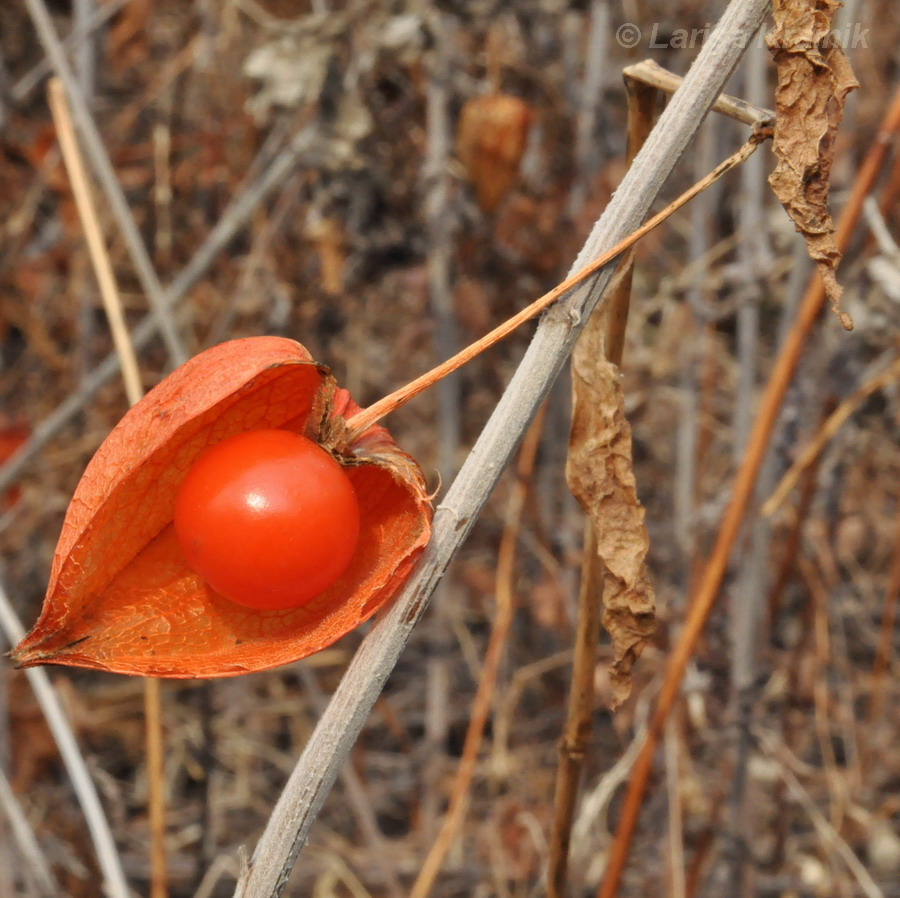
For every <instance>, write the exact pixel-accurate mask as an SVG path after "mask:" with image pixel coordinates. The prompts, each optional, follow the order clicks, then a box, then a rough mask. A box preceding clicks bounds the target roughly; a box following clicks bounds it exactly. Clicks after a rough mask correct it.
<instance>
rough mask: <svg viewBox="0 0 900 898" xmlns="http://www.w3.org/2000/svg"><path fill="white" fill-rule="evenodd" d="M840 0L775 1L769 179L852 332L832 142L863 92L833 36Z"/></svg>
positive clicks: (836, 309)
mask: <svg viewBox="0 0 900 898" xmlns="http://www.w3.org/2000/svg"><path fill="white" fill-rule="evenodd" d="M840 6H841V4H840V3H839V2H837V0H775V2H774V4H773V9H772V14H773V17H774V20H775V27H774V28H773V30H772V31H771V32H770V33H769V34H768V35H767V37H766V42H767V44H768V46H769V49H770V50H771V52H772V55H773V58H774V60H775V66H776V68H777V70H778V85H777V87H776V89H775V109H776V118H775V135H774V140H773V144H772V149H773V152H774V153H775V156H776V157H777V159H778V164H777V165H776V166H775V170H774V171H773V172H772V174H771V175H770V176H769V184H770V185H771V186H772V189H773V190H774V191H775V194H776V196H777V197H778V199H779V200H780V201H781V203H782V205H783V206H784V208H785V209H786V210H787V213H788V215H790V217H791V219H792V220H793V222H794V225H795V227H796V228H797V230H798V231H799V232H800V233H801V234H802V235H803V238H804V240H805V241H806V246H807V251H808V252H809V255H810V258H811V259H813V261H815V263H816V265H817V267H818V269H819V272H820V274H821V276H822V280H823V282H824V284H825V293H826V295H827V296H828V298H829V300H830V301H831V306H832V309H833V310H834V313H835V315H837V317H838V319H839V320H840V322H841V325H842V326H843V327H844V328H846V329H847V330H852V328H853V321H852V319H851V318H850V316H849V315H848V314H847V313H846V312H844V311H842V310H841V306H840V300H841V293H842V292H843V291H842V288H841V287H840V285H839V284H838V282H837V278H836V277H835V270H836V268H837V265H838V262H840V259H841V254H840V252H839V250H838V248H837V245H836V244H835V242H834V236H833V235H834V224H833V222H832V220H831V213H830V212H829V210H828V187H829V177H830V173H831V163H832V159H833V156H834V140H835V135H836V133H837V128H838V125H839V124H840V121H841V116H842V115H843V112H844V103H845V102H846V97H847V94H848V93H849V92H850V91H851V90H853V89H854V88H856V87H858V86H859V83H858V82H857V80H856V77H855V76H854V74H853V70H852V69H851V67H850V61H849V60H848V59H847V56H846V54H845V53H844V51H843V49H842V48H841V46H840V45H839V44H838V42H837V41H836V40H835V39H834V38H833V36H832V34H831V24H832V18H833V16H834V14H835V12H836V11H837V9H838V8H839V7H840Z"/></svg>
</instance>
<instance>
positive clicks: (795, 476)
mask: <svg viewBox="0 0 900 898" xmlns="http://www.w3.org/2000/svg"><path fill="white" fill-rule="evenodd" d="M898 377H900V358H898V359H894V361H893V362H892V363H891V364H890V365H889V366H888V367H887V368H885V370H884V371H881V372H879V373H878V374H876V375H875V376H874V377H871V378H870V379H869V380H867V381H866V382H865V383H864V384H863V385H862V386H861V387H859V389H857V390H856V391H854V393H853V394H852V395H850V396H848V397H847V398H846V399H845V400H844V401H843V402H842V403H841V404H840V405H839V406H838V407H837V408H836V409H835V410H834V411H833V412H832V413H831V414H830V415H829V416H828V418H827V419H826V420H825V422H824V423H823V424H822V426H821V427H820V428H819V430H818V433H816V435H815V436H814V437H813V438H812V439H811V440H810V441H809V443H808V444H807V445H806V447H805V448H804V449H803V451H802V452H801V453H800V455H799V456H798V457H797V460H796V461H795V462H794V463H793V464H792V465H791V466H790V468H788V470H787V471H785V473H784V476H782V478H781V481H780V482H779V484H778V486H777V487H776V488H775V490H774V491H773V492H772V495H771V496H769V498H768V499H766V501H765V502H764V503H763V506H762V509H761V510H760V514H762V515H763V516H764V517H771V515H773V514H775V512H776V511H778V509H779V508H780V507H781V505H782V503H783V502H784V500H785V499H786V498H787V497H788V494H789V493H790V492H791V490H793V489H794V487H795V486H796V485H797V481H798V480H799V479H800V477H801V476H802V475H803V473H804V471H806V470H808V469H809V467H810V465H812V464H813V463H814V462H815V461H816V459H817V458H818V457H819V455H820V454H821V452H822V450H823V449H824V448H825V447H826V446H827V445H828V442H829V441H830V440H831V439H832V438H833V437H834V435H835V434H836V433H837V432H838V431H839V430H840V429H841V427H842V426H843V424H844V423H845V422H846V421H847V419H848V418H849V417H850V416H851V415H852V414H853V413H854V412H855V411H856V410H857V409H858V408H859V407H860V406H861V405H862V404H863V403H864V402H865V401H866V400H867V399H868V398H869V397H870V396H871V395H872V394H873V393H875V392H877V391H878V390H880V389H882V388H883V387H886V386H887V385H888V384H889V383H891V381H893V380H896V379H897V378H898Z"/></svg>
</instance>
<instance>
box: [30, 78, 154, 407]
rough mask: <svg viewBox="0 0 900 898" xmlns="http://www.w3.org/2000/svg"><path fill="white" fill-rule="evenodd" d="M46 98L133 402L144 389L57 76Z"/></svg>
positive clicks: (128, 392) (67, 108)
mask: <svg viewBox="0 0 900 898" xmlns="http://www.w3.org/2000/svg"><path fill="white" fill-rule="evenodd" d="M47 98H48V100H49V102H50V112H51V113H52V115H53V123H54V125H56V135H57V138H58V139H59V146H60V149H61V150H62V155H63V159H64V160H65V163H66V171H67V172H68V173H69V183H70V184H71V185H72V195H73V196H74V197H75V205H76V206H77V208H78V217H79V218H80V219H81V227H82V229H83V230H84V238H85V241H86V242H87V247H88V252H89V253H90V255H91V264H92V265H93V266H94V274H95V275H96V276H97V284H98V286H99V287H100V296H101V297H102V298H103V308H104V309H105V310H106V317H107V318H108V319H109V329H110V331H112V338H113V343H114V344H115V347H116V352H117V353H118V354H119V358H120V360H121V362H122V379H123V380H124V381H125V394H126V395H127V396H128V402H129V403H130V404H131V405H134V404H135V403H136V402H137V401H138V400H139V399H140V398H141V396H142V395H143V392H144V389H143V387H142V385H141V376H140V372H139V370H138V363H137V357H136V356H135V354H134V347H133V346H132V345H131V338H130V337H129V335H128V328H127V326H126V324H125V316H124V314H123V313H122V300H121V299H120V297H119V290H118V287H117V286H116V278H115V275H114V274H113V269H112V263H111V262H110V260H109V254H108V253H107V251H106V244H105V243H104V240H103V233H102V231H101V229H100V222H99V219H98V216H97V208H96V206H95V205H94V198H93V195H92V194H91V187H90V182H89V181H88V178H87V173H86V171H85V167H84V162H83V161H82V158H81V153H80V152H79V150H78V142H77V140H76V138H75V129H74V127H73V126H72V117H71V115H69V107H68V104H67V103H66V94H65V90H64V88H63V86H62V82H61V81H60V80H59V79H58V78H51V79H50V81H49V83H48V85H47Z"/></svg>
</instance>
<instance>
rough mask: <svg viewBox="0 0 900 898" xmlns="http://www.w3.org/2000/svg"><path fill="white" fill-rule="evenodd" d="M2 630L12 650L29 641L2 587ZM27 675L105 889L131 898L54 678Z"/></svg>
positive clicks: (36, 670) (36, 672) (115, 897)
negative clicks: (67, 778) (72, 794)
mask: <svg viewBox="0 0 900 898" xmlns="http://www.w3.org/2000/svg"><path fill="white" fill-rule="evenodd" d="M0 630H2V632H3V634H4V636H5V637H6V639H7V641H8V642H9V644H10V645H11V646H12V645H16V644H18V643H19V642H21V640H22V639H23V638H24V637H25V628H24V627H23V626H22V623H21V621H20V620H19V618H18V617H17V616H16V613H15V611H14V610H13V607H12V605H11V604H10V601H9V598H8V597H7V595H6V590H5V589H4V588H3V586H2V585H0ZM25 675H26V676H27V677H28V682H29V683H31V688H32V689H33V690H34V694H35V697H36V698H37V700H38V704H39V705H40V706H41V710H42V711H43V712H44V716H45V717H46V718H47V725H48V726H49V727H50V732H51V733H52V734H53V738H54V739H55V740H56V744H57V746H59V754H60V757H61V758H62V761H63V764H65V766H66V770H67V771H68V773H69V777H70V779H71V780H72V787H73V788H74V789H75V794H76V795H77V796H78V802H79V804H80V805H81V810H82V812H83V813H84V819H85V822H86V823H87V828H88V832H89V833H90V836H91V840H92V841H93V843H94V849H95V850H96V852H97V863H98V864H99V865H100V872H101V873H102V875H103V888H104V889H105V891H106V893H107V895H108V896H109V898H131V893H130V892H129V890H128V883H127V882H126V881H125V874H124V872H123V871H122V862H121V860H120V859H119V853H118V851H117V850H116V843H115V840H114V839H113V836H112V830H111V829H110V826H109V821H108V820H107V819H106V815H105V814H104V813H103V806H102V805H101V804H100V798H99V796H98V795H97V789H96V788H95V786H94V783H93V780H92V779H91V775H90V773H89V772H88V768H87V764H86V763H85V761H84V757H83V756H82V754H81V751H80V749H79V748H78V742H77V741H76V739H75V733H74V731H73V730H72V726H71V724H70V723H69V721H68V718H67V717H66V714H65V711H63V708H62V704H61V703H60V701H59V697H58V696H57V694H56V690H55V689H54V688H53V685H52V684H51V682H50V677H48V676H47V671H46V670H44V669H43V668H42V667H33V668H31V669H29V670H26V671H25Z"/></svg>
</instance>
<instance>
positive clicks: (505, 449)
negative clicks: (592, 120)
mask: <svg viewBox="0 0 900 898" xmlns="http://www.w3.org/2000/svg"><path fill="white" fill-rule="evenodd" d="M767 7H768V2H767V0H732V2H731V3H730V4H729V6H728V9H727V10H726V11H725V13H724V15H723V18H722V20H721V21H720V23H719V26H718V27H717V28H716V29H715V30H713V32H712V33H711V34H710V36H709V39H708V40H707V41H706V42H705V43H704V45H703V47H702V48H701V50H700V52H699V54H698V56H697V59H696V60H695V62H694V64H693V66H692V67H691V70H690V71H689V72H688V74H687V76H686V78H685V80H684V83H683V85H682V87H681V88H680V89H679V90H678V91H677V92H676V94H675V96H674V97H673V98H672V101H671V102H670V103H669V105H668V106H667V107H666V109H665V111H664V112H663V114H662V116H661V117H660V120H659V123H658V124H657V126H656V128H654V130H653V133H652V134H651V136H650V138H649V139H648V141H647V143H646V144H645V145H644V148H643V150H642V151H641V153H639V154H638V157H637V158H636V159H635V162H634V165H633V166H632V167H631V169H630V170H629V171H628V173H627V174H626V175H625V177H624V179H623V181H622V183H621V184H620V186H619V189H618V190H617V191H616V193H615V195H614V197H613V198H612V200H611V202H610V203H609V205H608V206H607V208H606V210H605V212H604V214H603V215H602V216H601V218H600V220H599V221H598V222H597V223H596V225H595V226H594V229H593V230H592V233H591V235H590V236H589V238H588V240H587V242H586V244H585V246H584V248H583V249H582V251H581V252H580V253H579V256H578V258H577V259H576V261H575V263H574V265H573V269H574V270H575V271H579V270H580V269H581V268H583V267H584V266H585V265H586V264H587V263H588V262H590V260H591V259H594V258H596V257H597V256H599V255H601V254H602V253H603V252H604V250H606V249H608V248H609V247H611V246H614V245H615V244H617V243H618V242H619V241H620V240H621V239H622V238H623V237H625V236H626V235H627V234H629V233H630V232H631V231H632V230H633V229H634V228H635V227H636V225H637V224H638V223H639V222H640V221H641V220H642V219H643V218H644V216H645V215H646V214H647V211H648V209H649V207H650V204H651V203H652V202H653V200H654V199H655V197H656V196H657V195H658V193H659V191H660V189H661V187H662V184H663V182H664V181H665V179H666V178H667V177H668V175H669V174H670V172H671V171H672V169H673V168H674V166H675V164H676V162H677V161H678V159H679V158H680V156H681V154H682V153H683V152H684V149H685V147H686V146H687V144H688V142H689V141H690V139H691V137H692V136H693V135H694V133H695V132H696V130H697V128H698V126H699V124H700V122H701V121H702V119H703V117H704V115H705V114H706V113H707V112H708V110H709V108H710V107H711V106H712V104H713V103H714V102H715V99H716V97H717V96H718V94H719V93H720V92H721V90H722V87H723V84H724V82H725V80H726V79H727V77H728V75H729V73H730V72H731V70H732V69H733V67H734V66H735V64H736V63H737V60H738V59H739V58H740V56H741V54H742V53H743V50H744V48H745V47H746V46H747V44H748V43H749V41H750V40H751V38H752V36H753V35H754V34H755V33H756V30H757V29H758V28H759V26H760V24H761V22H762V18H763V16H764V15H765V12H766V9H767ZM611 274H612V272H611V271H604V272H602V273H600V274H598V276H597V277H596V278H595V279H594V280H593V281H592V282H591V283H589V284H586V285H584V286H583V287H582V288H580V289H577V290H575V291H573V293H572V295H571V296H570V297H569V299H568V300H567V301H566V302H564V303H561V304H559V305H558V306H557V307H555V308H554V309H553V310H552V311H551V312H550V314H548V315H546V316H545V317H544V319H543V321H542V322H541V325H540V327H539V328H538V329H537V332H536V333H535V337H534V339H533V341H532V343H531V346H530V347H529V348H528V350H527V352H526V353H525V356H524V358H523V360H522V362H521V363H520V365H519V367H518V369H517V371H516V373H515V375H514V376H513V378H512V381H511V382H510V384H509V386H508V387H507V389H506V391H505V393H504V394H503V397H502V398H501V399H500V401H499V403H498V404H497V407H496V409H495V410H494V413H493V414H492V416H491V418H490V420H489V421H488V423H487V425H486V427H485V429H484V430H483V431H482V434H481V436H480V437H479V439H478V441H477V442H476V444H475V446H474V448H473V449H472V451H471V453H470V454H469V456H468V458H467V460H466V462H465V464H464V465H463V467H462V469H461V471H460V473H459V475H458V476H457V478H456V480H455V481H454V483H453V485H452V486H451V488H450V490H449V491H448V493H447V496H446V498H445V500H444V502H443V503H442V504H441V505H440V506H439V507H438V509H437V512H436V514H435V520H434V529H433V531H432V538H431V541H430V542H429V544H428V546H426V548H425V551H424V552H423V555H422V558H421V559H420V562H419V564H418V565H417V567H416V569H415V570H414V571H413V573H412V576H411V577H410V579H409V580H408V581H407V583H406V585H405V587H404V588H403V590H402V591H401V592H400V594H399V595H398V596H397V597H396V598H395V599H394V601H393V602H392V603H391V605H390V607H389V608H387V609H385V610H384V611H383V612H382V613H381V615H380V616H379V618H378V620H377V621H376V622H375V625H374V626H373V627H372V630H371V631H370V633H369V634H368V636H367V637H366V639H365V640H364V641H363V643H362V645H361V647H360V649H359V651H358V652H357V653H356V655H355V656H354V658H353V660H352V661H351V663H350V665H349V667H348V669H347V671H346V673H345V675H344V677H343V679H342V680H341V683H340V684H339V686H338V688H337V690H336V692H335V693H334V696H333V697H332V700H331V703H330V704H329V706H328V709H327V710H326V712H325V713H324V714H323V715H322V717H321V718H320V720H319V723H318V726H317V727H316V729H315V730H314V732H313V734H312V736H311V737H310V739H309V740H308V742H307V744H306V748H305V750H304V752H303V755H302V756H301V758H300V760H299V761H298V763H297V765H296V767H295V768H294V771H293V773H292V774H291V777H290V779H289V780H288V783H287V785H286V787H285V790H284V791H283V792H282V795H281V797H280V798H279V800H278V803H277V804H276V806H275V808H274V810H273V812H272V815H271V816H270V818H269V822H268V824H267V826H266V830H265V832H264V833H263V836H262V837H261V839H260V842H259V843H258V844H257V848H256V851H255V852H254V855H253V858H252V860H251V862H250V864H249V866H248V869H247V870H246V871H245V873H244V875H243V876H242V877H241V880H240V882H239V883H238V885H237V889H236V894H237V895H238V896H241V898H271V896H277V895H279V894H280V893H281V891H282V889H283V887H284V885H285V883H286V882H287V878H288V876H289V874H290V871H291V869H292V867H293V865H294V862H295V860H296V858H297V855H298V853H299V851H300V848H301V847H302V845H303V843H304V842H305V841H306V838H307V834H308V832H309V828H310V826H311V825H312V822H313V820H314V819H315V817H316V814H317V813H318V811H319V809H320V808H321V806H322V804H323V803H324V801H325V798H326V796H327V794H328V791H329V789H330V788H331V786H332V784H333V783H334V780H335V777H336V776H337V772H338V770H339V768H340V766H341V764H342V763H343V761H344V759H345V758H346V756H347V753H348V752H349V751H350V748H351V747H352V745H353V743H354V742H355V740H356V737H357V736H358V734H359V732H360V730H361V729H362V726H363V724H364V722H365V720H366V717H367V715H368V713H369V711H370V709H371V707H372V705H373V704H374V702H375V699H376V697H377V696H378V695H379V693H380V692H381V689H382V688H383V686H384V684H385V681H386V680H387V677H388V676H389V674H390V671H391V670H392V669H393V667H394V665H395V664H396V662H397V659H398V658H399V656H400V653H401V651H402V649H403V647H404V646H405V644H406V641H407V639H408V638H409V635H410V633H411V631H412V628H413V627H414V626H415V624H416V622H417V621H418V620H419V618H420V616H421V614H422V613H423V611H424V609H425V607H426V605H427V602H428V598H429V597H430V595H431V593H432V592H433V590H434V588H435V587H436V586H437V583H438V582H439V581H440V579H441V577H442V576H443V574H444V572H445V570H446V569H447V567H448V565H449V564H450V562H451V560H452V559H453V556H454V555H455V554H456V551H457V550H458V548H459V546H460V545H461V544H462V542H463V541H464V539H465V538H466V536H467V535H468V533H469V531H470V530H471V527H472V525H473V523H474V521H475V518H476V517H477V515H478V513H479V512H480V510H481V508H482V507H483V505H484V503H485V502H486V501H487V497H488V495H489V493H490V492H491V490H492V488H493V486H494V484H495V483H496V481H497V478H498V477H499V476H500V472H501V470H502V469H503V466H504V465H505V464H506V463H507V461H508V460H509V458H510V457H511V455H512V453H513V451H514V450H515V447H516V446H517V445H518V443H519V441H520V440H521V438H522V436H523V434H524V433H525V430H526V428H527V427H528V425H529V424H530V422H531V420H532V419H533V417H534V415H535V414H536V412H537V409H538V407H539V406H540V404H541V402H542V401H543V399H544V397H545V396H546V395H547V392H548V391H549V389H550V387H551V386H552V384H553V382H554V380H555V378H556V375H557V374H558V373H559V370H560V368H561V367H562V365H563V364H564V362H565V359H566V357H567V356H568V354H569V351H570V350H571V347H572V345H573V344H574V342H575V339H576V338H577V336H578V332H579V327H580V325H581V323H582V321H583V320H584V319H585V316H587V315H589V314H590V313H591V311H592V310H593V307H594V306H595V305H596V303H597V302H598V300H599V298H600V296H601V295H602V293H603V290H604V289H605V287H606V286H607V284H608V282H609V278H610V276H611Z"/></svg>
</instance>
